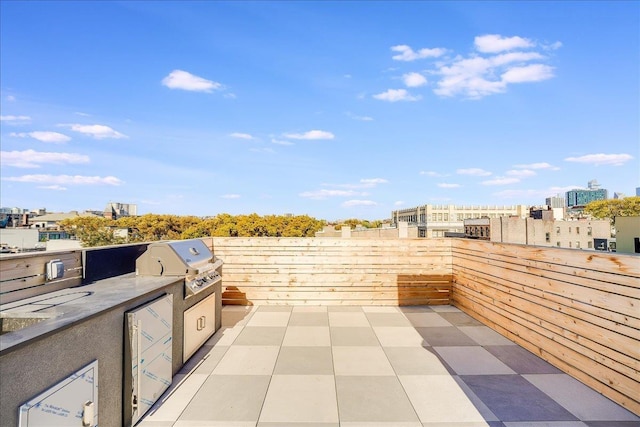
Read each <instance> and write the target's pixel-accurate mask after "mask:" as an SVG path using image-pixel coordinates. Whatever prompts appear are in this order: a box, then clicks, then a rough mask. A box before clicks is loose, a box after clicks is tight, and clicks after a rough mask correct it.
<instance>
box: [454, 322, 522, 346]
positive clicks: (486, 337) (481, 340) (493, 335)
mask: <svg viewBox="0 0 640 427" xmlns="http://www.w3.org/2000/svg"><path fill="white" fill-rule="evenodd" d="M458 329H460V330H461V331H462V333H464V334H465V335H467V336H468V337H469V338H471V339H472V340H474V341H475V342H477V343H478V344H480V345H512V346H515V345H517V344H516V343H514V342H513V341H511V340H509V339H508V338H506V337H504V336H502V335H500V334H499V333H497V332H496V331H494V330H493V329H491V328H489V327H488V326H459V327H458Z"/></svg>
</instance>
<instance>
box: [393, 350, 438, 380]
mask: <svg viewBox="0 0 640 427" xmlns="http://www.w3.org/2000/svg"><path fill="white" fill-rule="evenodd" d="M384 352H385V354H386V355H387V359H389V362H390V363H391V366H392V367H393V370H394V371H395V373H396V375H447V374H448V373H449V372H448V371H447V368H446V367H445V366H444V365H443V364H442V362H441V361H440V359H439V358H438V357H437V356H436V355H435V354H433V353H432V350H429V349H427V348H424V347H385V348H384Z"/></svg>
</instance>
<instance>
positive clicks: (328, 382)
mask: <svg viewBox="0 0 640 427" xmlns="http://www.w3.org/2000/svg"><path fill="white" fill-rule="evenodd" d="M260 422H297V423H306V422H338V402H337V398H336V388H335V382H334V377H333V376H332V375H274V376H273V377H272V378H271V383H270V384H269V390H268V391H267V396H266V398H265V400H264V406H263V408H262V412H261V413H260Z"/></svg>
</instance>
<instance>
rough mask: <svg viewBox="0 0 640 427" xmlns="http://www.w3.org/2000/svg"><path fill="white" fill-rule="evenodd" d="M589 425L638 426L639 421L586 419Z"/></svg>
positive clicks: (606, 426)
mask: <svg viewBox="0 0 640 427" xmlns="http://www.w3.org/2000/svg"><path fill="white" fill-rule="evenodd" d="M584 423H585V425H587V426H588V427H638V422H637V421H585V422H584Z"/></svg>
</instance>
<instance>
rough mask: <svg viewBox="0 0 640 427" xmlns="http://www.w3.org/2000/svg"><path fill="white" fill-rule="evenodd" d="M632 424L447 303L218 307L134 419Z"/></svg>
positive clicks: (187, 423) (159, 423)
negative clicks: (217, 322) (211, 331)
mask: <svg viewBox="0 0 640 427" xmlns="http://www.w3.org/2000/svg"><path fill="white" fill-rule="evenodd" d="M437 425H447V426H451V427H453V426H456V427H457V426H473V427H481V426H491V427H498V426H507V427H508V426H545V427H584V426H591V427H603V426H607V427H632V426H633V427H635V426H638V425H640V417H638V416H636V415H634V414H632V413H631V412H629V411H628V410H627V409H625V408H623V407H621V406H619V405H617V404H616V403H614V402H612V401H611V400H609V399H607V398H606V397H604V396H602V395H601V394H599V393H597V392H595V391H594V390H593V389H591V388H589V387H587V386H586V385H584V384H582V383H580V382H579V381H577V380H575V379H574V378H572V377H571V376H569V375H567V374H565V373H564V372H562V371H560V370H558V369H557V368H555V367H554V366H552V365H551V364H549V363H547V362H545V361H544V360H542V359H541V358H539V357H538V356H536V355H534V354H533V353H531V352H529V351H528V350H526V349H524V348H522V347H520V346H518V345H516V344H515V343H514V342H512V341H510V340H508V339H506V338H504V337H503V336H502V335H500V334H498V333H496V332H494V331H493V330H491V329H490V328H488V327H487V326H484V325H483V324H481V323H480V322H478V321H477V320H475V319H473V318H472V317H470V316H468V315H467V314H465V313H464V312H462V311H460V310H459V309H457V308H455V307H453V306H450V305H442V306H430V307H429V306H417V307H379V306H378V307H376V306H348V307H345V306H329V307H326V306H324V307H323V306H265V305H263V306H253V307H242V306H225V307H224V308H223V311H222V328H221V329H220V330H219V331H218V332H217V333H216V334H215V335H214V336H213V337H212V338H211V339H210V340H209V341H208V342H207V343H206V344H205V345H204V346H203V347H202V348H201V349H200V350H199V351H198V352H197V353H196V354H195V355H194V357H192V359H191V360H190V361H189V362H188V363H187V364H186V365H185V366H184V368H183V369H182V370H181V371H180V372H179V373H178V375H177V376H176V377H175V378H174V382H173V385H172V387H171V388H170V389H169V390H168V391H167V393H166V394H165V396H164V397H163V398H161V399H160V401H159V402H158V404H157V405H156V406H155V407H154V408H152V409H151V410H150V411H149V412H148V413H147V415H146V416H145V417H144V418H143V419H142V421H141V423H140V424H139V426H141V427H170V426H174V427H196V426H199V427H202V426H225V427H226V426H237V427H245V426H247V427H248V426H258V427H267V426H309V427H311V426H323V427H329V426H360V427H365V426H366V427H373V426H400V427H413V426H415V427H418V426H437Z"/></svg>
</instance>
